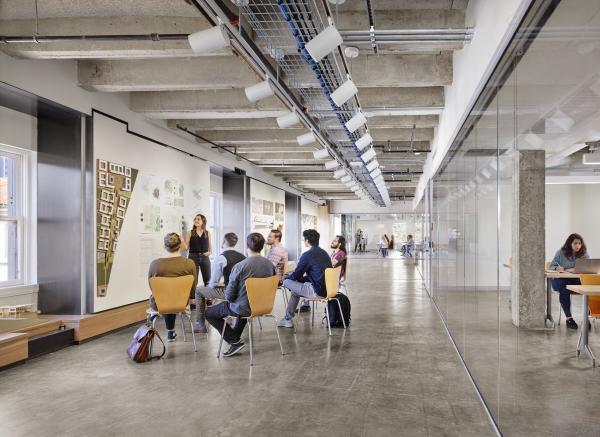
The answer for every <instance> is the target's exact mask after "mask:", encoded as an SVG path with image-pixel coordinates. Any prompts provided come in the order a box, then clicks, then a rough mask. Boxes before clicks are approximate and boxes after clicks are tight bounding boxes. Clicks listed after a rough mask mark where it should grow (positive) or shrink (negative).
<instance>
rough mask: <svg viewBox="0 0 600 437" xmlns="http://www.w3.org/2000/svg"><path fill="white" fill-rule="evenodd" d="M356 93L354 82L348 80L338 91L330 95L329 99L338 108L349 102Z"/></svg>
mask: <svg viewBox="0 0 600 437" xmlns="http://www.w3.org/2000/svg"><path fill="white" fill-rule="evenodd" d="M357 92H358V88H356V85H354V82H352V80H350V79H348V80H347V81H346V82H344V83H343V84H341V85H340V86H339V87H338V89H336V90H335V91H334V92H332V93H331V99H332V100H333V102H334V103H335V104H336V105H337V106H338V107H340V106H342V105H343V104H344V103H346V102H347V101H348V100H350V99H351V98H352V97H353V96H354V95H355V94H356V93H357Z"/></svg>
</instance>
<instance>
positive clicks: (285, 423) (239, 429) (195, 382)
mask: <svg viewBox="0 0 600 437" xmlns="http://www.w3.org/2000/svg"><path fill="white" fill-rule="evenodd" d="M348 288H349V290H350V292H349V294H350V299H351V301H352V305H353V307H352V326H351V328H350V329H348V331H346V332H344V331H343V330H337V329H336V330H335V331H334V333H333V336H332V337H328V335H327V332H326V329H324V328H323V327H321V326H320V324H318V326H315V328H314V329H311V328H310V324H309V316H308V315H303V322H302V324H301V325H300V327H299V330H298V333H297V334H296V335H294V334H293V331H292V330H289V329H281V331H280V332H281V335H282V338H283V342H284V347H285V350H286V352H287V354H286V355H285V356H281V355H280V353H279V346H278V344H277V340H276V336H275V332H274V328H273V326H272V325H268V324H267V323H266V322H265V323H263V328H264V329H263V331H262V332H259V333H258V335H257V338H256V341H255V365H254V366H253V367H250V366H249V365H248V364H249V355H248V351H247V350H246V351H244V353H242V354H240V355H239V356H235V357H231V358H221V359H217V358H216V357H215V355H216V349H217V345H218V335H217V333H216V332H215V331H211V332H210V334H209V335H208V338H207V337H203V338H201V339H199V344H198V352H197V353H194V351H193V349H192V344H191V342H183V340H182V339H181V337H180V338H179V339H178V341H177V342H176V343H170V344H168V352H167V355H166V356H165V358H164V359H162V360H160V361H154V362H151V363H146V364H135V363H132V362H131V361H129V360H128V358H127V356H126V354H125V349H126V347H127V344H128V343H129V340H130V338H131V335H132V334H133V332H134V328H128V329H124V330H122V331H120V332H117V333H114V334H111V335H107V336H105V337H102V338H99V339H97V340H93V341H91V342H88V343H86V344H83V345H80V346H73V347H70V348H68V349H65V350H62V351H59V352H56V353H53V354H50V355H46V356H44V357H41V358H38V359H34V360H31V361H29V362H27V363H26V364H24V365H21V366H18V367H15V368H12V369H9V370H6V371H3V372H0V435H2V436H4V435H6V436H11V437H12V436H32V435H45V436H55V435H60V436H100V435H103V436H104V435H111V436H121V435H186V436H187V435H190V436H191V435H194V436H239V435H247V436H259V435H261V436H331V435H340V436H445V435H447V436H490V435H494V433H493V430H492V428H491V426H490V425H489V422H488V420H487V418H486V416H485V414H484V411H483V409H482V407H481V405H480V403H479V401H478V399H477V397H476V395H475V392H474V390H473V387H472V386H471V384H470V383H469V381H468V379H467V376H466V373H465V371H464V369H463V368H462V367H461V365H460V362H459V360H458V358H457V354H456V352H455V351H454V349H453V348H452V346H451V344H450V342H449V340H448V337H447V335H446V333H445V331H444V328H443V325H442V323H441V320H440V318H439V316H438V314H437V312H436V311H435V309H434V307H433V306H432V304H431V302H430V300H429V298H428V297H427V294H426V293H425V291H424V289H423V287H422V283H421V277H420V275H419V273H418V272H417V270H416V268H415V266H414V264H413V263H412V262H410V261H407V260H402V259H386V260H382V259H354V260H352V261H351V262H350V265H349V277H348ZM282 311H283V308H282V304H281V302H280V301H278V305H277V308H276V312H278V313H279V314H282ZM318 314H319V315H321V314H322V308H319V310H318ZM319 318H320V317H319ZM256 331H257V332H258V330H256Z"/></svg>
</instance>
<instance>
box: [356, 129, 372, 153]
mask: <svg viewBox="0 0 600 437" xmlns="http://www.w3.org/2000/svg"><path fill="white" fill-rule="evenodd" d="M371 143H373V137H371V135H369V133H368V132H367V133H366V134H364V135H363V136H362V137H360V138H359V139H358V140H356V143H355V144H356V147H358V150H363V149H366V148H367V147H368V146H370V145H371Z"/></svg>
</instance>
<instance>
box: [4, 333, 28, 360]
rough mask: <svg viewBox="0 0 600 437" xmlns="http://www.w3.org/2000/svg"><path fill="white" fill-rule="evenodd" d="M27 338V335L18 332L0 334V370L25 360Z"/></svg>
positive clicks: (26, 355)
mask: <svg viewBox="0 0 600 437" xmlns="http://www.w3.org/2000/svg"><path fill="white" fill-rule="evenodd" d="M28 338H29V336H28V335H27V334H23V333H18V332H17V333H6V334H0V368H2V367H4V366H8V365H10V364H15V363H18V362H19V361H25V360H26V359H27V357H28V345H27V339H28Z"/></svg>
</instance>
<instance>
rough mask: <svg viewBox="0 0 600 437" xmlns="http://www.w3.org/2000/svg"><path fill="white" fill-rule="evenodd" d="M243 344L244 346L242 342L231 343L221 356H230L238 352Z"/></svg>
mask: <svg viewBox="0 0 600 437" xmlns="http://www.w3.org/2000/svg"><path fill="white" fill-rule="evenodd" d="M244 346H246V345H245V344H244V343H242V342H241V341H240V342H237V343H233V344H232V345H231V346H229V349H227V350H226V351H225V352H223V356H224V357H230V356H232V355H235V354H237V353H238V352H240V351H241V350H242V349H244Z"/></svg>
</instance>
